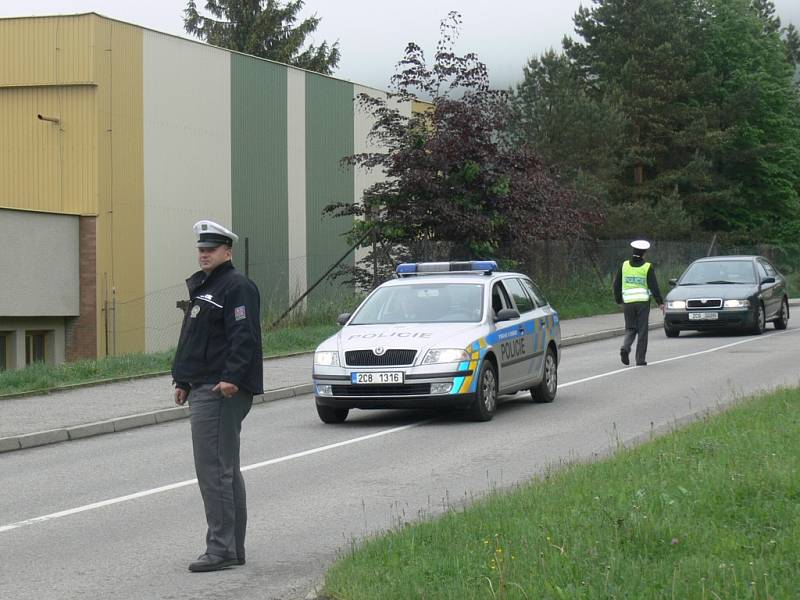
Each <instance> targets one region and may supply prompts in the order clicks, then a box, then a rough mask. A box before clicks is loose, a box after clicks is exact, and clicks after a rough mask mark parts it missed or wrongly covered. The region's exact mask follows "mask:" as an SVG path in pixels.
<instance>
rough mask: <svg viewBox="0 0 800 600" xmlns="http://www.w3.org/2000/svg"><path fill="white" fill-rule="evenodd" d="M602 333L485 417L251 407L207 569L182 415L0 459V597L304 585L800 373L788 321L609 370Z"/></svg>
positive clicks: (615, 359)
mask: <svg viewBox="0 0 800 600" xmlns="http://www.w3.org/2000/svg"><path fill="white" fill-rule="evenodd" d="M619 343H620V339H619V338H616V339H610V340H605V341H600V342H594V343H589V344H583V345H580V346H574V347H570V348H566V349H564V350H563V355H562V364H561V368H560V370H559V376H560V388H559V394H558V398H557V399H556V401H555V402H554V403H553V404H550V405H534V404H530V403H528V402H525V401H524V397H523V396H522V395H518V397H515V398H514V399H513V400H512V401H511V402H508V403H506V404H504V405H502V406H501V407H500V409H499V410H498V413H497V415H496V416H495V418H494V420H493V421H491V422H489V423H472V422H468V421H466V420H464V419H462V418H460V417H458V416H457V415H451V416H444V417H441V416H440V417H436V418H431V416H430V415H429V414H427V413H419V412H411V411H382V412H365V411H355V412H353V413H351V417H350V418H349V419H348V421H347V422H346V423H344V424H343V425H341V426H330V425H323V424H322V423H321V422H320V421H319V420H318V419H317V416H316V412H315V410H314V407H313V399H312V398H311V397H310V396H308V397H301V398H296V399H293V400H285V401H278V402H273V403H268V404H262V405H258V406H256V407H255V408H254V409H253V411H252V412H251V414H250V416H248V418H247V420H246V421H245V423H244V434H243V450H242V460H243V464H245V465H249V467H248V470H247V472H246V474H245V479H246V481H247V492H248V505H249V510H250V522H249V526H248V544H247V548H248V556H247V559H248V562H247V565H246V566H244V567H237V568H233V569H230V570H227V571H222V572H216V573H198V574H192V573H189V572H188V571H187V569H186V567H187V564H188V562H190V561H191V560H193V559H194V558H195V557H196V556H197V555H198V554H200V553H201V551H202V545H203V544H202V543H203V536H204V533H205V528H204V517H203V507H202V503H201V500H200V495H199V492H198V490H197V487H196V484H195V483H194V482H193V477H194V471H193V465H192V457H191V447H190V440H189V430H188V422H187V421H179V422H173V423H167V424H164V425H159V426H154V427H146V428H142V429H135V430H131V431H129V432H125V433H119V434H114V435H109V436H100V437H95V438H88V439H86V440H80V441H77V442H70V443H68V444H67V443H64V444H55V445H51V446H43V447H39V448H32V449H29V450H21V451H17V452H13V453H8V454H4V455H0V598H9V599H11V598H14V599H19V600H22V599H26V598H31V599H37V600H41V599H43V598H59V599H60V598H80V599H89V598H115V599H119V600H122V599H137V600H138V599H142V598H165V599H183V598H186V599H188V598H191V599H201V598H237V599H249V598H258V599H266V598H281V599H286V598H303V597H304V596H305V595H306V593H307V592H308V590H309V589H310V587H311V586H312V585H313V584H314V583H315V582H317V581H319V580H320V577H321V576H322V574H323V573H324V570H325V567H326V565H328V564H329V563H330V562H331V561H332V560H334V559H335V558H336V556H337V555H338V553H340V552H342V551H346V550H347V548H349V547H350V544H351V542H352V541H353V540H358V539H361V538H363V537H364V536H366V535H370V534H373V533H376V532H379V531H381V530H384V529H386V528H389V527H392V526H395V525H397V524H398V523H402V522H406V521H413V520H415V519H417V518H418V517H419V516H420V515H430V514H436V513H439V512H441V511H442V510H443V509H445V508H446V507H448V506H454V505H458V504H459V503H461V502H463V501H464V500H470V499H473V498H475V497H478V496H480V495H482V494H484V493H486V492H487V491H489V490H492V489H494V488H498V487H507V486H510V485H513V484H515V483H517V482H521V481H524V480H526V479H528V478H530V477H531V476H535V475H537V474H541V473H542V472H543V471H544V470H545V469H547V468H548V467H549V466H552V465H554V464H558V463H559V462H561V461H563V460H571V459H576V458H580V459H582V458H589V457H592V456H595V455H597V454H604V453H606V452H608V451H609V449H610V448H613V447H615V446H616V444H617V443H619V442H629V441H631V440H634V439H637V438H641V437H642V436H645V437H646V436H647V435H649V434H650V432H652V431H654V430H656V431H658V430H664V429H668V428H670V427H671V426H673V425H674V424H675V423H676V422H680V421H683V420H685V419H687V418H688V417H689V416H690V415H693V414H697V413H699V412H702V411H704V410H706V409H714V408H717V407H719V406H721V405H725V404H728V403H730V402H732V401H734V400H735V399H736V398H738V397H741V396H743V395H746V394H750V393H752V392H754V391H757V390H762V389H771V388H774V387H776V386H779V385H797V384H798V383H799V382H800V371H799V370H798V369H799V368H800V367H799V366H800V328H798V327H793V326H792V325H790V328H789V329H788V330H786V331H785V332H777V331H774V330H773V329H772V328H771V327H770V329H769V331H768V333H766V334H765V335H763V336H754V337H746V336H734V335H725V336H709V335H699V334H682V335H681V337H680V338H678V339H670V340H668V339H666V338H664V336H663V334H662V333H661V332H660V331H654V332H651V340H650V350H649V353H648V361H649V363H650V365H649V366H647V367H640V368H634V367H628V368H624V367H622V365H621V364H620V362H619V355H618V348H619Z"/></svg>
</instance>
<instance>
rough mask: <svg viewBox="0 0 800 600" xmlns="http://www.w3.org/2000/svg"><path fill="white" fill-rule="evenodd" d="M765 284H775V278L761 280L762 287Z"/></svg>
mask: <svg viewBox="0 0 800 600" xmlns="http://www.w3.org/2000/svg"><path fill="white" fill-rule="evenodd" d="M765 283H775V278H774V277H764V279H762V280H761V285H764V284H765Z"/></svg>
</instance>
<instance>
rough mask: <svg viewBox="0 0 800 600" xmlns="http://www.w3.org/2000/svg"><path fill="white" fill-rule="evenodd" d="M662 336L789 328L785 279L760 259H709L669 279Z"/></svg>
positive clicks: (725, 257)
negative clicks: (714, 331)
mask: <svg viewBox="0 0 800 600" xmlns="http://www.w3.org/2000/svg"><path fill="white" fill-rule="evenodd" d="M670 285H672V286H674V287H673V289H672V290H671V291H670V292H669V294H667V298H666V312H665V313H664V333H666V335H667V337H678V336H679V335H680V332H681V331H685V330H694V331H709V330H716V329H729V328H730V329H734V328H735V329H742V330H745V331H747V332H750V333H754V334H761V333H763V332H764V329H765V328H766V326H767V323H768V322H772V323H774V324H775V328H776V329H786V326H787V325H788V323H789V298H788V296H787V291H786V279H785V278H784V277H783V275H781V274H780V272H779V271H778V269H776V268H775V266H774V265H773V264H772V263H771V262H769V261H768V260H767V259H766V258H764V257H763V256H712V257H708V258H701V259H699V260H696V261H694V262H693V263H692V264H690V265H689V266H688V267H687V269H686V270H685V271H684V272H683V275H681V276H680V278H679V279H677V280H675V279H671V280H670Z"/></svg>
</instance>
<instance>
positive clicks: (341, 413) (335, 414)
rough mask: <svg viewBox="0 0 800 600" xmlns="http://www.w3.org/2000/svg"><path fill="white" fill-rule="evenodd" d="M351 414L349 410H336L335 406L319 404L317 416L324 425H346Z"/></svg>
mask: <svg viewBox="0 0 800 600" xmlns="http://www.w3.org/2000/svg"><path fill="white" fill-rule="evenodd" d="M349 412H350V409H349V408H336V407H335V406H325V405H323V404H317V414H318V415H319V418H320V420H321V421H322V422H323V423H344V420H345V419H346V418H347V414H348V413H349Z"/></svg>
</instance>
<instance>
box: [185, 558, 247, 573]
mask: <svg viewBox="0 0 800 600" xmlns="http://www.w3.org/2000/svg"><path fill="white" fill-rule="evenodd" d="M238 564H240V563H239V559H238V558H222V557H221V556H216V555H214V554H203V555H202V556H200V557H199V558H198V559H197V560H196V561H194V562H193V563H189V570H190V571H193V572H195V573H201V572H205V571H219V570H220V569H227V568H228V567H232V566H233V565H238ZM241 564H244V563H241Z"/></svg>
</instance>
